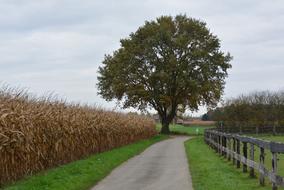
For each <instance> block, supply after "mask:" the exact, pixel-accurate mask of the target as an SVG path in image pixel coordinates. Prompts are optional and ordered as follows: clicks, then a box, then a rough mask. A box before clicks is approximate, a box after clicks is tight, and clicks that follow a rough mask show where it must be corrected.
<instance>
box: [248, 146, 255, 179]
mask: <svg viewBox="0 0 284 190" xmlns="http://www.w3.org/2000/svg"><path fill="white" fill-rule="evenodd" d="M250 160H252V161H254V144H250ZM249 175H250V177H255V175H254V167H252V166H250V170H249Z"/></svg>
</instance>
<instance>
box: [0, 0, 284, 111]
mask: <svg viewBox="0 0 284 190" xmlns="http://www.w3.org/2000/svg"><path fill="white" fill-rule="evenodd" d="M0 12H1V14H0V81H1V82H2V83H6V84H9V85H10V86H12V87H15V86H20V87H25V88H28V89H29V90H30V91H31V92H33V93H36V94H41V95H42V94H44V93H46V92H55V93H56V94H58V95H59V96H60V97H63V98H66V99H67V100H68V101H76V102H82V103H91V104H92V103H96V104H97V105H100V106H103V107H106V108H110V109H111V108H114V106H115V103H109V102H106V101H104V100H103V99H101V98H100V97H98V96H97V89H96V81H97V80H96V78H97V69H98V67H99V66H100V65H101V62H102V60H103V57H104V54H109V53H112V51H113V50H115V49H117V48H119V40H120V39H121V38H125V37H127V36H128V35H129V34H130V33H131V32H134V31H136V29H137V28H138V27H139V26H141V25H143V24H144V22H145V20H153V19H155V18H156V17H159V16H161V15H172V16H174V15H176V14H180V13H182V14H184V13H185V14H187V16H190V17H194V18H198V19H201V20H203V21H205V22H206V23H207V24H208V27H209V28H210V30H211V32H212V33H213V34H216V35H217V36H218V37H219V38H220V39H221V46H222V50H223V51H225V52H230V53H231V54H232V56H233V57H234V59H233V61H232V65H233V68H232V69H231V70H230V72H229V77H228V79H227V84H226V88H225V95H224V98H226V97H232V96H237V95H239V94H241V93H247V92H249V91H253V90H265V89H270V90H279V89H284V82H283V81H284V62H283V56H284V1H283V0H273V1H267V0H238V1H227V0H226V1H225V0H216V1H212V0H198V1H193V0H172V1H169V0H168V1H165V0H163V1H162V0H151V1H150V0H143V1H141V0H119V1H118V0H103V1H95V0H66V1H64V0H40V1H38V0H0ZM202 111H204V109H202V110H201V111H200V112H199V113H201V112H202Z"/></svg>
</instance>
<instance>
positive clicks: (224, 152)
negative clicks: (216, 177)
mask: <svg viewBox="0 0 284 190" xmlns="http://www.w3.org/2000/svg"><path fill="white" fill-rule="evenodd" d="M223 144H224V149H223V150H224V151H223V155H224V157H225V158H226V157H227V150H226V148H227V137H226V136H224V138H223Z"/></svg>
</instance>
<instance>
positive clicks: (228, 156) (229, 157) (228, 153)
mask: <svg viewBox="0 0 284 190" xmlns="http://www.w3.org/2000/svg"><path fill="white" fill-rule="evenodd" d="M228 150H229V152H227V158H228V161H231V151H232V148H231V138H230V137H229V138H228Z"/></svg>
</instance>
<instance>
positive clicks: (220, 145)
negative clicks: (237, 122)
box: [218, 134, 222, 155]
mask: <svg viewBox="0 0 284 190" xmlns="http://www.w3.org/2000/svg"><path fill="white" fill-rule="evenodd" d="M218 137H219V142H218V145H219V154H220V155H222V143H221V142H222V138H221V135H220V134H219V135H218Z"/></svg>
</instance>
